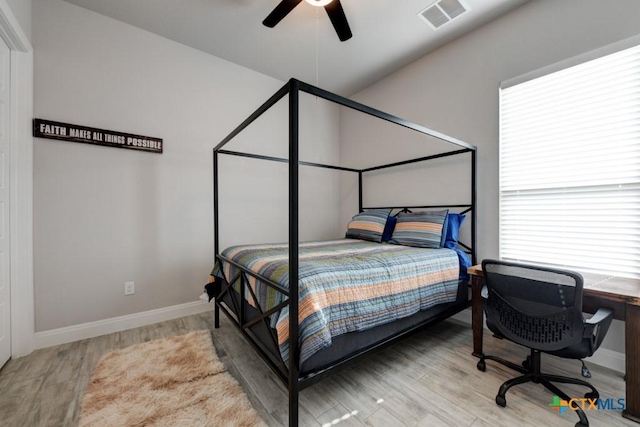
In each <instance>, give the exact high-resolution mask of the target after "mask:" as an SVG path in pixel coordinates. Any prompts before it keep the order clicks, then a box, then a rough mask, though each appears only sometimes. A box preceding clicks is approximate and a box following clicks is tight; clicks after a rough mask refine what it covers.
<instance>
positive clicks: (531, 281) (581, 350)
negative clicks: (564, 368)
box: [478, 260, 613, 427]
mask: <svg viewBox="0 0 640 427" xmlns="http://www.w3.org/2000/svg"><path fill="white" fill-rule="evenodd" d="M482 271H483V273H484V279H485V283H486V290H487V295H486V300H485V312H486V315H487V327H488V328H489V329H490V330H491V331H492V332H494V333H495V334H496V335H497V336H499V337H503V338H506V339H508V340H510V341H513V342H515V343H516V344H520V345H522V346H525V347H528V348H530V349H531V354H530V356H528V357H527V360H525V361H524V362H523V363H522V366H520V365H517V364H515V363H512V362H509V361H506V360H504V359H501V358H499V357H495V356H488V355H484V354H483V355H482V357H481V358H480V361H479V362H478V369H479V370H481V371H485V370H486V363H485V360H493V361H496V362H499V363H501V364H503V365H505V366H508V367H509V368H511V369H514V370H516V371H518V372H520V373H522V374H523V375H522V376H520V377H517V378H513V379H511V380H508V381H506V382H505V383H504V384H502V386H501V387H500V390H499V391H498V395H497V396H496V403H497V404H498V405H499V406H502V407H505V406H506V405H507V400H506V397H505V394H506V393H507V391H508V390H509V389H510V388H511V387H513V386H514V385H518V384H523V383H526V382H529V381H532V382H534V383H536V384H542V385H543V386H545V387H546V388H547V389H548V390H550V391H551V392H553V393H555V394H556V395H557V396H559V397H560V398H562V399H564V400H566V401H567V402H568V401H569V400H570V399H571V398H570V397H569V396H568V395H567V394H566V393H564V392H563V391H562V390H560V389H559V388H557V387H556V386H555V385H553V384H552V382H556V383H566V384H578V385H583V386H586V387H589V388H590V389H591V391H589V392H587V393H586V394H585V395H584V397H585V398H588V399H598V398H599V397H600V396H599V394H598V391H597V390H596V389H595V388H594V387H593V386H592V385H591V384H589V383H588V382H586V381H584V380H581V379H578V378H570V377H563V376H558V375H550V374H544V373H542V372H540V355H541V352H544V353H548V354H553V355H556V356H560V357H564V358H569V359H583V358H585V357H589V356H591V355H593V353H594V352H595V351H596V350H597V349H598V347H599V346H600V344H601V343H602V340H603V339H604V336H605V334H606V333H607V330H608V329H609V325H610V324H611V320H612V318H613V312H612V311H611V310H608V309H602V308H601V309H599V310H598V312H597V313H596V314H595V315H594V316H593V317H592V318H591V319H588V320H584V317H583V315H582V288H583V280H582V276H581V275H579V274H577V273H574V272H570V271H565V270H559V269H554V268H546V267H539V266H531V265H525V264H519V263H513V262H505V261H496V260H485V261H483V262H482ZM583 367H584V365H583ZM583 372H584V371H583ZM576 408H577V407H576ZM576 412H577V413H578V417H580V421H579V422H578V423H577V424H576V427H583V426H588V425H589V421H588V420H587V417H586V415H585V414H584V411H583V410H582V409H581V408H577V409H576Z"/></svg>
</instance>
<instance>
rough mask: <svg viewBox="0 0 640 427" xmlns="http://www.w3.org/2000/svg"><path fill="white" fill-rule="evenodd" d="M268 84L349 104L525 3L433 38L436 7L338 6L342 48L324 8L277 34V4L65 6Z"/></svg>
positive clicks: (299, 10) (495, 6) (381, 1)
mask: <svg viewBox="0 0 640 427" xmlns="http://www.w3.org/2000/svg"><path fill="white" fill-rule="evenodd" d="M66 1H68V2H69V3H73V4H76V5H78V6H82V7H85V8H87V9H90V10H93V11H95V12H98V13H101V14H103V15H106V16H109V17H112V18H114V19H117V20H120V21H123V22H126V23H128V24H131V25H134V26H136V27H139V28H142V29H145V30H147V31H150V32H152V33H155V34H158V35H161V36H163V37H166V38H168V39H171V40H175V41H177V42H179V43H182V44H185V45H188V46H192V47H194V48H196V49H199V50H202V51H204V52H208V53H210V54H212V55H215V56H217V57H220V58H223V59H226V60H228V61H231V62H233V63H236V64H240V65H243V66H245V67H247V68H250V69H253V70H255V71H258V72H261V73H263V74H266V75H269V76H272V77H274V78H277V79H279V80H282V81H286V80H288V79H289V78H291V77H295V78H297V79H299V80H302V81H305V82H307V83H311V84H316V85H318V86H320V87H322V88H324V89H327V90H330V91H333V92H336V93H339V94H342V95H345V96H349V95H351V94H353V93H355V92H357V91H359V90H361V89H363V88H365V87H367V86H369V85H371V84H372V83H374V82H376V81H377V80H379V79H381V78H382V77H384V76H386V75H387V74H389V73H391V72H393V71H396V70H398V69H399V68H401V67H403V66H405V65H407V64H409V63H410V62H412V61H414V60H416V59H418V58H420V57H422V56H424V55H425V54H427V53H429V52H431V51H433V50H435V49H437V48H438V47H440V46H442V45H444V44H446V43H448V42H450V41H452V40H454V39H455V38H457V37H460V36H461V35H462V34H464V33H466V32H469V31H471V30H473V29H475V28H477V27H479V26H481V25H483V24H485V23H487V22H489V21H491V20H493V19H495V18H497V17H498V16H500V15H502V14H504V13H506V12H508V11H509V10H512V9H514V8H516V7H518V6H520V5H522V4H523V3H526V2H527V1H529V0H464V1H465V3H466V4H467V5H468V6H469V7H470V10H469V11H468V12H466V13H464V14H463V15H461V16H459V17H458V18H456V19H455V20H454V21H451V22H449V23H447V24H445V25H444V26H442V27H440V29H438V30H437V31H434V30H433V29H432V28H431V27H430V26H429V25H428V24H426V23H425V22H424V21H423V20H422V19H420V18H418V16H417V14H418V12H420V11H421V10H423V9H424V8H425V7H427V6H429V5H430V4H432V3H433V2H434V1H435V0H342V6H343V8H344V10H345V13H346V15H347V19H348V21H349V25H350V26H351V31H352V32H353V38H352V39H350V40H348V41H346V42H340V40H339V39H338V37H337V35H336V33H335V31H334V29H333V26H332V25H331V21H329V17H328V16H327V14H326V12H325V11H324V9H323V8H318V7H314V6H312V5H310V4H308V3H306V2H302V3H300V4H299V5H298V6H297V7H296V8H295V9H294V10H293V12H291V13H290V14H289V15H287V16H286V17H285V18H284V19H283V20H282V21H281V22H280V23H279V24H278V25H277V26H276V27H275V28H273V29H272V28H267V27H265V26H263V25H262V20H263V19H264V18H266V16H267V15H268V14H269V13H270V12H271V10H273V8H274V7H275V6H276V5H277V4H278V3H279V1H280V0H179V1H176V0H108V1H105V0H66Z"/></svg>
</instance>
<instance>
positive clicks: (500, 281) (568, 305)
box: [482, 260, 584, 351]
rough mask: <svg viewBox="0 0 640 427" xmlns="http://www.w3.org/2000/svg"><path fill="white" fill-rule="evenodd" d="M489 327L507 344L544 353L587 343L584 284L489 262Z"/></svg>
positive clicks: (566, 275)
mask: <svg viewBox="0 0 640 427" xmlns="http://www.w3.org/2000/svg"><path fill="white" fill-rule="evenodd" d="M482 270H483V273H484V278H485V282H486V285H487V290H488V297H487V301H486V312H487V323H491V324H492V325H491V326H493V327H495V328H496V329H497V330H498V332H499V333H500V334H501V335H503V336H504V337H505V338H507V339H509V340H511V341H514V342H516V343H518V344H521V345H524V346H527V347H530V348H533V349H536V350H542V351H552V350H559V349H561V348H565V347H568V346H571V345H574V344H577V343H579V342H580V341H581V340H582V334H583V331H584V319H583V317H582V288H583V279H582V276H581V275H580V274H578V273H574V272H571V271H566V270H560V269H554V268H547V267H541V266H532V265H526V264H520V263H514V262H507V261H498V260H485V261H483V262H482Z"/></svg>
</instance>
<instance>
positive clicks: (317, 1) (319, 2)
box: [305, 0, 333, 7]
mask: <svg viewBox="0 0 640 427" xmlns="http://www.w3.org/2000/svg"><path fill="white" fill-rule="evenodd" d="M305 1H306V2H307V3H309V4H311V5H313V6H318V7H322V6H326V5H328V4H329V3H331V2H332V1H333V0H305Z"/></svg>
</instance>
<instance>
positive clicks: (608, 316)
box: [584, 308, 613, 354]
mask: <svg viewBox="0 0 640 427" xmlns="http://www.w3.org/2000/svg"><path fill="white" fill-rule="evenodd" d="M612 320H613V310H610V309H608V308H599V309H598V311H596V314H594V315H593V317H591V318H590V319H587V320H586V321H585V322H584V323H585V331H584V337H585V338H591V352H592V354H593V352H595V351H596V350H597V349H598V347H600V344H602V340H604V337H605V335H607V331H608V330H609V325H611V321H612Z"/></svg>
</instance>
